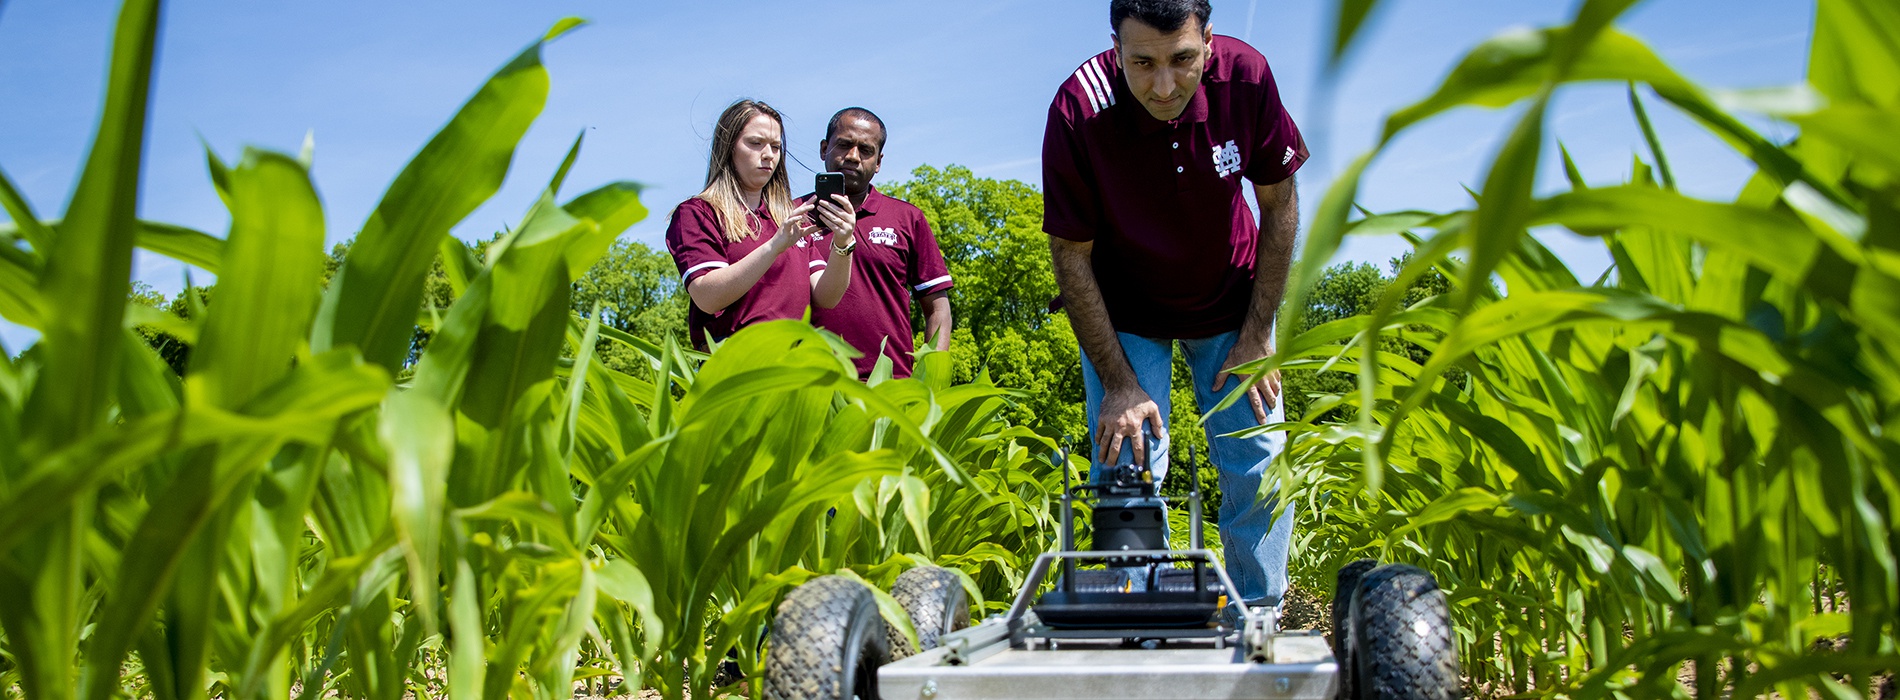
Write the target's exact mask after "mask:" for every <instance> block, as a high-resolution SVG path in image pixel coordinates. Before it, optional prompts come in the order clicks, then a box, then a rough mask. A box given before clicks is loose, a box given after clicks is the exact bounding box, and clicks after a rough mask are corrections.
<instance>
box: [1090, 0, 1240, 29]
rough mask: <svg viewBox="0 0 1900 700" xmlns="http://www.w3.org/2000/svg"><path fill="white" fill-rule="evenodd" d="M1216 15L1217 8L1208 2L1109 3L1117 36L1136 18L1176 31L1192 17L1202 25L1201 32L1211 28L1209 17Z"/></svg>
mask: <svg viewBox="0 0 1900 700" xmlns="http://www.w3.org/2000/svg"><path fill="white" fill-rule="evenodd" d="M1212 14H1214V8H1213V7H1212V6H1210V5H1208V4H1207V0H1113V2H1110V3H1109V4H1108V28H1109V29H1110V30H1112V31H1114V32H1115V33H1116V34H1120V33H1121V31H1122V20H1125V19H1128V18H1131V17H1132V18H1134V19H1136V20H1140V22H1141V23H1142V24H1146V25H1148V26H1150V27H1154V28H1155V29H1159V30H1161V31H1164V32H1173V31H1177V30H1179V29H1180V28H1181V25H1183V24H1186V23H1187V19H1188V17H1189V16H1192V17H1194V18H1195V19H1197V20H1200V22H1201V29H1203V30H1205V29H1207V18H1208V16H1209V15H1212Z"/></svg>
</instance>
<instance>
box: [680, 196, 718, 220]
mask: <svg viewBox="0 0 1900 700" xmlns="http://www.w3.org/2000/svg"><path fill="white" fill-rule="evenodd" d="M712 215H713V206H712V203H711V202H708V201H706V200H704V199H701V198H699V197H698V196H693V197H688V198H687V199H686V201H684V202H680V203H679V206H677V207H673V218H675V219H677V218H680V217H682V216H712Z"/></svg>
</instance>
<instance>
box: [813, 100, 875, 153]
mask: <svg viewBox="0 0 1900 700" xmlns="http://www.w3.org/2000/svg"><path fill="white" fill-rule="evenodd" d="M851 116H858V117H863V118H865V119H869V120H871V123H872V124H876V125H877V150H880V151H882V150H884V140H885V139H887V138H889V137H890V134H889V133H888V132H886V131H884V120H882V119H879V118H877V115H876V114H872V113H871V110H868V109H865V108H863V107H846V108H844V109H841V110H838V113H837V114H833V115H831V122H830V123H828V124H825V140H826V141H830V140H831V137H833V136H837V135H838V127H839V126H840V125H842V124H844V119H845V117H851Z"/></svg>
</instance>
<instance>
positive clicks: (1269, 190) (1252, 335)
mask: <svg viewBox="0 0 1900 700" xmlns="http://www.w3.org/2000/svg"><path fill="white" fill-rule="evenodd" d="M1254 194H1255V195H1256V197H1257V199H1259V201H1260V241H1259V244H1258V245H1256V246H1254V273H1253V274H1254V277H1253V296H1252V299H1251V300H1250V301H1249V302H1248V305H1247V319H1246V320H1245V321H1243V322H1242V324H1241V327H1240V334H1241V338H1242V339H1244V340H1248V341H1252V342H1267V341H1268V340H1269V339H1271V338H1272V337H1273V317H1274V315H1275V314H1276V313H1277V312H1278V311H1279V310H1280V301H1281V300H1282V299H1285V298H1286V278H1287V272H1288V270H1289V269H1290V268H1291V267H1292V265H1293V244H1294V241H1295V240H1297V239H1298V237H1299V232H1300V203H1299V195H1298V190H1297V189H1296V188H1295V185H1294V182H1293V178H1287V179H1286V180H1283V181H1281V182H1280V183H1278V184H1274V185H1267V186H1265V187H1256V188H1254Z"/></svg>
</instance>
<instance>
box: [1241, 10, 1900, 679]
mask: <svg viewBox="0 0 1900 700" xmlns="http://www.w3.org/2000/svg"><path fill="white" fill-rule="evenodd" d="M1340 4H1341V6H1342V10H1341V11H1342V12H1346V10H1347V9H1351V8H1349V7H1347V6H1352V7H1359V8H1363V7H1364V6H1366V5H1369V3H1344V2H1342V3H1340ZM1629 4H1631V3H1628V2H1599V1H1585V2H1581V3H1579V6H1578V11H1577V16H1576V21H1575V23H1573V24H1572V25H1569V26H1566V27H1558V28H1552V29H1545V30H1538V31H1521V30H1520V31H1513V32H1509V33H1506V34H1502V35H1500V36H1498V37H1496V38H1494V39H1492V40H1491V41H1489V42H1486V43H1485V44H1483V45H1481V46H1479V47H1476V48H1475V49H1473V50H1472V52H1471V53H1470V54H1469V56H1468V57H1467V58H1466V59H1465V61H1464V62H1462V63H1461V64H1459V65H1458V66H1457V67H1456V68H1455V69H1454V70H1453V71H1452V73H1451V74H1450V75H1449V76H1448V77H1446V79H1445V81H1444V83H1443V84H1442V85H1441V86H1440V87H1439V89H1438V90H1437V92H1436V93H1435V94H1434V95H1432V96H1431V97H1429V98H1427V99H1426V100H1424V101H1423V102H1420V103H1419V104H1417V105H1414V106H1412V107H1409V108H1406V109H1403V110H1400V111H1398V112H1396V113H1394V115H1393V116H1392V117H1391V118H1390V119H1389V120H1388V122H1387V128H1386V140H1387V141H1389V140H1390V139H1391V138H1392V137H1393V136H1394V135H1396V134H1398V133H1400V132H1402V131H1404V130H1405V129H1407V128H1410V127H1411V126H1412V125H1414V124H1417V123H1419V122H1421V121H1423V120H1425V119H1428V118H1430V117H1431V116H1432V115H1434V114H1437V113H1439V112H1442V111H1444V110H1446V109H1449V108H1452V107H1456V106H1461V105H1481V106H1487V107H1499V106H1505V105H1514V104H1527V105H1528V106H1527V108H1526V109H1525V111H1524V112H1523V116H1522V118H1521V119H1520V120H1519V122H1518V124H1517V125H1516V126H1515V128H1514V129H1513V131H1512V132H1511V134H1510V135H1509V136H1508V137H1507V138H1506V140H1505V141H1504V146H1503V148H1502V149H1501V150H1500V152H1499V153H1498V155H1497V158H1496V160H1495V161H1494V162H1493V163H1492V166H1491V169H1490V174H1489V176H1488V177H1487V178H1486V180H1485V185H1484V189H1483V190H1482V191H1481V192H1479V193H1478V195H1477V199H1478V203H1477V206H1476V207H1475V208H1474V209H1471V210H1466V211H1453V212H1443V213H1437V212H1393V213H1387V214H1376V215H1365V216H1356V215H1355V211H1356V209H1355V207H1354V205H1353V202H1354V200H1355V199H1357V197H1358V189H1359V177H1360V175H1361V174H1362V173H1363V172H1364V171H1365V169H1366V167H1367V165H1368V164H1369V163H1371V162H1372V161H1373V160H1374V159H1376V158H1377V156H1378V153H1379V151H1378V149H1375V150H1374V151H1373V152H1371V153H1368V154H1366V155H1365V156H1364V157H1362V158H1361V159H1359V160H1358V161H1357V162H1356V163H1355V164H1354V166H1353V167H1352V168H1351V169H1349V170H1348V171H1347V172H1346V173H1345V174H1344V175H1343V176H1342V177H1341V178H1340V179H1339V181H1338V182H1336V183H1335V184H1334V186H1333V187H1332V189H1331V190H1330V191H1329V193H1328V195H1327V197H1326V199H1325V201H1324V203H1323V204H1322V205H1321V208H1320V210H1319V212H1318V216H1317V219H1316V221H1315V223H1314V226H1313V229H1312V231H1311V233H1310V234H1309V237H1308V241H1307V244H1306V249H1305V252H1304V253H1303V259H1302V264H1301V265H1300V267H1299V271H1298V273H1297V275H1296V276H1297V278H1298V279H1301V280H1310V279H1313V278H1314V277H1313V275H1314V274H1315V273H1317V271H1318V270H1319V269H1320V268H1321V267H1323V266H1324V264H1325V262H1326V261H1327V260H1328V259H1329V258H1330V257H1331V255H1332V253H1333V252H1334V251H1335V250H1336V249H1337V247H1338V245H1339V244H1340V242H1341V240H1342V238H1343V236H1346V235H1393V234H1399V235H1404V236H1405V237H1406V238H1407V240H1409V241H1410V242H1411V243H1412V244H1413V246H1414V248H1415V251H1416V252H1415V253H1414V255H1413V256H1412V257H1411V259H1410V261H1409V263H1407V264H1406V265H1405V266H1404V267H1403V268H1402V269H1400V270H1398V271H1397V277H1398V279H1397V280H1396V283H1394V284H1391V285H1388V287H1387V289H1388V290H1389V291H1388V293H1387V294H1386V296H1385V298H1384V299H1382V300H1381V302H1380V305H1379V306H1378V308H1377V309H1376V310H1375V311H1374V312H1373V313H1371V314H1368V315H1364V316H1356V317H1350V318H1345V319H1340V320H1336V321H1331V322H1328V323H1325V324H1321V325H1319V326H1317V327H1314V328H1313V329H1311V330H1310V331H1307V332H1305V333H1301V334H1298V335H1293V334H1292V333H1291V331H1292V330H1293V329H1297V328H1299V324H1298V310H1299V309H1300V308H1301V305H1300V304H1299V303H1298V301H1297V298H1296V299H1295V303H1294V304H1291V305H1290V306H1289V313H1288V314H1286V316H1287V317H1288V318H1286V319H1284V320H1283V326H1282V331H1283V339H1282V343H1281V348H1282V352H1281V354H1280V355H1279V356H1278V357H1277V358H1272V359H1271V360H1270V361H1269V362H1267V363H1263V364H1262V365H1261V368H1262V369H1264V368H1266V367H1268V366H1272V365H1276V364H1277V365H1279V366H1283V367H1288V368H1294V367H1307V368H1320V367H1325V368H1328V369H1330V370H1334V371H1342V372H1347V373H1350V374H1352V375H1354V376H1356V377H1357V383H1356V387H1357V389H1356V390H1355V391H1352V392H1349V393H1346V394H1344V395H1338V396H1323V397H1315V399H1314V403H1313V405H1314V406H1316V407H1318V408H1316V409H1315V410H1314V411H1312V412H1310V413H1309V415H1307V416H1305V417H1303V418H1302V419H1298V420H1294V421H1293V422H1291V423H1289V424H1287V425H1286V426H1281V428H1282V429H1286V430H1288V431H1290V433H1291V435H1292V437H1291V440H1290V444H1289V448H1288V450H1287V453H1286V454H1285V455H1283V456H1282V457H1281V458H1280V459H1279V460H1278V461H1277V462H1276V464H1275V467H1274V470H1275V473H1276V475H1277V476H1278V477H1279V479H1280V480H1281V483H1283V484H1285V485H1287V486H1289V487H1290V488H1292V489H1293V490H1294V491H1295V492H1296V493H1297V494H1298V496H1297V497H1299V498H1302V499H1305V500H1306V501H1308V503H1309V505H1308V507H1307V508H1305V509H1303V511H1302V512H1307V513H1314V514H1316V516H1315V517H1316V518H1317V519H1318V521H1317V522H1316V523H1314V524H1313V526H1312V527H1310V528H1309V529H1308V530H1307V532H1308V533H1310V534H1311V539H1309V540H1307V542H1306V545H1305V547H1304V549H1303V552H1302V553H1301V555H1300V556H1297V557H1295V561H1296V562H1297V564H1296V567H1297V569H1298V571H1296V577H1298V578H1301V579H1303V580H1305V581H1307V582H1308V583H1310V584H1314V585H1316V587H1318V588H1322V589H1323V588H1325V587H1327V585H1328V584H1327V583H1325V582H1328V581H1330V580H1331V576H1332V573H1331V572H1332V571H1334V570H1336V569H1337V567H1338V566H1339V565H1340V564H1342V563H1344V562H1346V561H1350V560H1352V559H1355V558H1359V557H1363V556H1381V557H1384V558H1387V559H1395V560H1402V561H1410V562H1415V563H1417V564H1419V565H1421V566H1424V567H1426V568H1427V569H1429V570H1431V571H1432V572H1433V573H1434V574H1436V575H1437V577H1438V580H1439V582H1440V583H1441V584H1442V585H1444V586H1445V587H1446V589H1447V590H1448V591H1449V593H1450V596H1451V601H1452V606H1453V615H1454V617H1455V621H1456V623H1457V625H1458V628H1459V636H1460V643H1461V652H1462V658H1463V659H1465V662H1466V663H1465V666H1466V672H1467V673H1468V674H1469V675H1470V677H1471V681H1472V683H1474V685H1475V687H1474V690H1476V691H1479V692H1485V693H1534V694H1537V695H1544V696H1566V697H1603V696H1616V697H1656V696H1677V697H1687V696H1694V697H1702V698H1712V697H1729V696H1731V695H1733V696H1736V697H1754V696H1757V695H1760V694H1763V693H1766V692H1768V691H1770V690H1773V691H1776V692H1779V693H1780V694H1781V696H1782V697H1797V696H1807V695H1808V694H1809V693H1811V692H1812V693H1819V694H1820V695H1822V696H1825V697H1855V696H1859V697H1872V696H1873V695H1874V694H1875V693H1876V692H1878V691H1879V687H1877V683H1880V682H1886V683H1891V682H1892V680H1891V676H1890V675H1884V674H1891V673H1892V672H1893V670H1894V669H1895V668H1900V649H1897V648H1896V646H1897V645H1900V625H1897V624H1896V622H1895V619H1896V618H1895V612H1896V610H1897V608H1896V604H1897V603H1900V591H1897V590H1896V588H1897V587H1900V583H1897V582H1900V566H1896V559H1897V558H1900V519H1896V517H1895V516H1896V513H1897V512H1900V443H1897V442H1895V439H1894V437H1893V435H1894V434H1895V433H1894V428H1895V427H1897V426H1900V422H1897V421H1900V418H1897V416H1900V364H1897V361H1896V357H1897V355H1896V353H1897V352H1900V323H1897V322H1900V265H1896V261H1900V217H1896V216H1895V214H1896V212H1900V179H1896V175H1900V159H1896V158H1894V155H1895V153H1894V147H1893V145H1892V144H1893V143H1894V140H1893V139H1892V136H1891V134H1892V133H1894V132H1893V129H1894V128H1895V127H1900V89H1897V88H1896V87H1895V86H1897V85H1900V8H1896V6H1894V5H1893V3H1890V2H1878V1H1875V0H1820V2H1819V3H1818V4H1817V10H1816V21H1815V34H1814V37H1813V43H1812V57H1811V60H1810V69H1809V77H1808V85H1807V86H1797V87H1796V88H1793V89H1789V90H1783V91H1778V92H1756V93H1751V94H1745V95H1744V94H1731V93H1712V92H1710V91H1707V90H1704V89H1703V88H1700V87H1698V86H1696V85H1694V84H1691V83H1690V82H1688V81H1687V80H1685V79H1683V78H1682V77H1681V76H1679V75H1677V74H1676V73H1675V72H1674V71H1673V70H1671V69H1670V68H1669V67H1668V65H1667V64H1666V63H1664V62H1663V61H1662V60H1661V59H1660V58H1658V57H1657V56H1656V55H1655V54H1653V53H1652V52H1651V51H1650V50H1649V49H1648V48H1647V47H1646V46H1645V45H1644V44H1643V43H1642V42H1640V41H1639V40H1637V39H1636V38H1634V37H1632V36H1629V35H1627V34H1625V33H1623V32H1621V31H1620V30H1618V29H1616V28H1615V26H1614V24H1613V22H1612V20H1613V19H1614V17H1615V16H1616V15H1617V14H1618V13H1620V12H1621V11H1622V10H1623V9H1626V7H1627V6H1628V5H1629ZM1355 11H1357V10H1355ZM1342 31H1345V29H1344V28H1342ZM1342 36H1344V35H1342ZM1600 80H1614V81H1619V82H1627V83H1629V84H1631V86H1632V87H1631V91H1630V97H1631V103H1632V118H1633V119H1635V120H1636V121H1637V123H1638V125H1639V126H1640V128H1641V129H1642V130H1643V132H1644V133H1645V135H1646V136H1647V140H1648V144H1649V148H1650V153H1646V154H1638V156H1637V158H1636V162H1635V165H1634V168H1633V172H1632V175H1631V177H1630V179H1629V181H1628V182H1626V183H1623V184H1618V185H1613V186H1591V185H1589V184H1588V183H1585V182H1584V181H1583V179H1582V177H1581V176H1580V175H1579V174H1577V170H1576V168H1575V167H1574V165H1572V164H1570V163H1569V157H1568V154H1567V153H1562V152H1561V151H1560V152H1559V153H1558V154H1557V155H1558V157H1561V158H1562V159H1563V160H1564V161H1565V165H1566V170H1567V172H1569V173H1570V188H1569V189H1568V191H1563V192H1557V193H1554V194H1551V195H1548V196H1538V195H1536V194H1534V192H1533V190H1532V188H1531V184H1532V176H1533V174H1534V173H1536V172H1537V170H1538V168H1537V164H1538V163H1539V162H1540V161H1541V160H1542V159H1543V158H1547V157H1551V156H1550V154H1548V153H1546V151H1545V149H1546V143H1547V141H1548V140H1549V136H1548V135H1546V133H1545V127H1546V125H1545V124H1544V110H1543V105H1544V104H1545V103H1547V101H1548V100H1549V99H1550V97H1551V95H1552V94H1554V93H1555V92H1556V91H1559V90H1561V89H1563V86H1564V85H1566V84H1568V83H1571V82H1577V81H1600ZM1636 86H1643V87H1646V88H1648V90H1647V92H1650V93H1653V94H1654V95H1655V96H1657V97H1660V98H1661V100H1662V102H1663V103H1664V104H1666V105H1667V106H1668V107H1671V108H1674V109H1678V110H1680V111H1681V112H1683V113H1684V114H1687V115H1688V116H1690V117H1691V118H1692V119H1693V120H1695V121H1696V122H1697V123H1699V124H1700V125H1701V126H1702V127H1703V128H1706V129H1707V130H1708V131H1709V132H1710V133H1712V134H1713V135H1715V136H1717V137H1718V138H1720V139H1722V140H1724V141H1726V142H1727V143H1729V144H1731V145H1733V146H1734V147H1735V148H1736V149H1737V151H1738V152H1739V153H1740V154H1741V155H1742V156H1743V157H1744V158H1746V159H1748V161H1750V162H1751V163H1753V165H1754V166H1755V168H1756V171H1755V173H1754V175H1753V178H1752V179H1751V180H1750V181H1749V184H1748V185H1747V186H1746V187H1745V188H1744V189H1743V191H1742V192H1741V193H1740V194H1739V195H1738V196H1737V197H1736V198H1735V200H1734V201H1730V202H1719V201H1705V200H1698V199H1694V198H1690V197H1687V196H1684V195H1682V194H1679V193H1677V192H1676V191H1675V187H1674V183H1675V178H1674V175H1673V173H1671V172H1670V169H1669V164H1668V160H1667V159H1666V158H1665V157H1664V152H1663V144H1662V143H1661V142H1660V140H1659V139H1658V138H1657V137H1656V135H1655V132H1654V130H1653V129H1652V128H1651V126H1650V123H1649V120H1648V112H1647V110H1646V108H1645V106H1644V104H1643V101H1642V94H1643V93H1644V92H1646V91H1642V90H1638V89H1636ZM1817 98H1818V99H1817ZM1721 105H1730V106H1732V107H1735V108H1736V109H1743V108H1746V109H1748V110H1754V111H1757V113H1758V114H1764V115H1766V116H1770V117H1776V118H1782V119H1786V120H1788V121H1790V122H1793V123H1794V124H1796V125H1799V126H1800V127H1801V135H1800V136H1799V137H1798V138H1796V139H1794V140H1793V141H1791V142H1788V143H1776V142H1773V141H1770V140H1769V139H1767V138H1765V137H1763V136H1761V135H1760V134H1758V133H1756V132H1754V131H1753V130H1752V129H1750V128H1749V127H1748V126H1747V125H1746V122H1744V121H1743V120H1742V119H1740V118H1738V117H1737V116H1736V115H1735V113H1734V112H1733V111H1731V110H1730V109H1729V108H1725V107H1723V106H1721ZM1533 227H1561V228H1562V229H1565V230H1567V231H1568V232H1569V233H1571V234H1575V235H1582V236H1588V237H1592V238H1595V239H1597V240H1599V241H1601V242H1602V244H1603V245H1604V246H1605V247H1606V249H1607V250H1608V252H1609V254H1610V258H1611V259H1612V261H1613V266H1612V268H1611V270H1610V271H1609V272H1608V273H1607V274H1606V275H1604V276H1603V278H1601V279H1598V280H1579V279H1578V278H1577V277H1576V276H1575V275H1574V274H1573V273H1572V272H1571V271H1570V270H1569V269H1567V268H1565V266H1564V265H1563V264H1562V263H1561V262H1559V261H1558V260H1557V258H1556V257H1555V256H1554V255H1552V254H1551V252H1550V251H1549V250H1548V249H1546V248H1545V247H1544V245H1543V244H1542V243H1541V242H1540V240H1539V239H1538V238H1536V237H1533V236H1531V235H1530V233H1529V230H1530V229H1531V228H1533ZM1559 235H1562V234H1559ZM1434 271H1435V272H1437V273H1440V274H1443V275H1444V276H1445V277H1446V278H1448V279H1450V280H1453V281H1454V283H1455V285H1456V288H1455V289H1454V290H1453V291H1452V292H1451V293H1448V294H1446V295H1442V296H1439V297H1435V298H1431V299H1427V300H1425V301H1422V302H1418V303H1415V304H1412V305H1410V306H1404V305H1402V304H1401V294H1402V293H1403V291H1404V290H1405V289H1406V288H1407V287H1408V286H1409V284H1410V282H1411V281H1412V280H1416V279H1419V278H1420V277H1422V276H1425V275H1428V274H1431V273H1433V272H1434ZM1295 288H1296V289H1298V288H1299V287H1298V285H1296V286H1295ZM1392 337H1398V338H1401V339H1403V340H1404V341H1406V342H1408V343H1413V344H1416V345H1419V346H1422V347H1424V348H1426V349H1427V350H1429V351H1430V354H1429V356H1428V357H1429V359H1427V360H1426V361H1424V362H1423V363H1419V362H1415V361H1413V360H1412V359H1410V358H1408V357H1406V356H1404V355H1398V354H1393V353H1390V352H1383V351H1381V348H1382V347H1383V346H1382V344H1381V343H1382V341H1384V340H1385V339H1388V338H1392ZM1453 371H1462V372H1464V373H1468V375H1469V378H1470V379H1469V381H1463V382H1453V381H1448V378H1447V372H1453ZM1338 407H1346V408H1347V409H1348V410H1349V412H1350V413H1352V414H1353V416H1352V417H1351V418H1350V419H1348V420H1346V421H1343V422H1339V421H1326V420H1321V418H1320V416H1321V415H1322V414H1323V413H1324V412H1325V411H1327V410H1331V409H1334V408H1338ZM1270 483H1271V481H1270ZM1685 669H1693V675H1692V677H1693V682H1692V684H1691V686H1684V685H1681V684H1679V683H1678V682H1677V677H1678V673H1679V672H1680V671H1683V670H1685ZM1888 687H1889V688H1891V686H1888Z"/></svg>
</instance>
